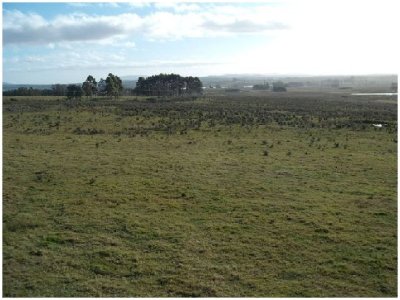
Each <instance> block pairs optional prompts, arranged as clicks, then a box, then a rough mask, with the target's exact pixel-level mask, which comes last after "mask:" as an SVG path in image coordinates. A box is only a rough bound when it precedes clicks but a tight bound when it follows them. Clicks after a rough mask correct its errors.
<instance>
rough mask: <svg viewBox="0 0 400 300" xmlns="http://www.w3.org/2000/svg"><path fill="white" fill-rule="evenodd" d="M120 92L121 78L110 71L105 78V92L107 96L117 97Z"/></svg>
mask: <svg viewBox="0 0 400 300" xmlns="http://www.w3.org/2000/svg"><path fill="white" fill-rule="evenodd" d="M121 92H122V80H121V79H120V78H119V77H118V76H116V75H113V74H112V73H110V74H108V76H107V78H106V94H107V96H111V97H115V98H118V97H119V95H121Z"/></svg>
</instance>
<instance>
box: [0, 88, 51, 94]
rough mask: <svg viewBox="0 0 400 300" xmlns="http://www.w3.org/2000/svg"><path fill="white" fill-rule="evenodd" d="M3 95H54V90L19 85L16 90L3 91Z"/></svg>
mask: <svg viewBox="0 0 400 300" xmlns="http://www.w3.org/2000/svg"><path fill="white" fill-rule="evenodd" d="M3 96H53V90H50V89H45V90H40V89H34V88H32V87H30V88H27V87H19V88H17V89H15V90H10V91H3Z"/></svg>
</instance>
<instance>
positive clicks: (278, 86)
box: [272, 81, 286, 92]
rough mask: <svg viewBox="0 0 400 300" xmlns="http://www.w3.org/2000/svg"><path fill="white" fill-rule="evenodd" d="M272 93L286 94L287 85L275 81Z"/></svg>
mask: <svg viewBox="0 0 400 300" xmlns="http://www.w3.org/2000/svg"><path fill="white" fill-rule="evenodd" d="M272 91H274V92H286V84H285V83H283V82H282V81H275V82H274V83H272Z"/></svg>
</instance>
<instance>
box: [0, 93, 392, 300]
mask: <svg viewBox="0 0 400 300" xmlns="http://www.w3.org/2000/svg"><path fill="white" fill-rule="evenodd" d="M28 100H29V99H26V101H25V100H23V99H22V100H16V101H11V102H7V101H9V100H7V99H5V105H4V110H5V111H4V113H3V126H4V128H3V166H4V167H3V168H4V169H3V293H4V296H7V297H37V296H42V297H49V296H52V297H69V296H75V297H77V296H79V297H87V296H92V297H100V296H102V297H106V296H107V297H112V296H119V297H127V296H132V297H133V296H142V297H148V296H151V297H163V296H174V297H181V296H184V297H192V296H201V297H213V296H215V297H234V296H241V297H253V296H258V297H275V296H284V297H292V296H293V297H306V296H313V297H327V296H330V297H339V296H340V297H361V296H368V297H387V296H390V297H395V296H397V225H396V224H397V194H396V186H397V144H396V143H394V142H393V139H394V136H395V135H394V132H393V131H388V130H373V128H370V127H366V128H365V127H364V129H360V128H358V127H357V128H355V129H353V128H341V129H333V128H326V127H304V126H303V127H301V126H292V125H290V124H289V125H278V124H277V123H276V122H270V123H265V124H261V125H255V124H250V125H248V124H244V125H243V124H242V125H243V126H242V125H241V124H237V123H233V124H230V125H227V124H224V123H223V122H222V121H221V122H219V121H218V119H216V122H217V124H216V125H215V126H209V125H207V124H208V123H207V122H203V123H201V126H200V127H199V128H197V129H196V128H192V127H188V128H187V130H186V133H183V134H180V133H179V132H180V129H181V127H179V129H176V131H174V132H173V133H171V134H168V131H158V130H155V129H154V128H156V125H157V124H164V123H163V122H167V121H166V120H167V117H166V116H165V115H164V114H163V113H162V111H161V112H160V111H153V110H151V107H152V105H153V104H149V108H146V109H145V110H144V111H141V112H140V113H137V114H135V115H132V114H131V115H125V114H124V112H125V111H126V110H125V108H124V107H125V106H121V107H120V106H118V105H117V104H116V105H115V106H114V105H113V106H111V107H110V106H108V105H102V104H98V106H96V107H95V108H93V107H92V106H90V105H89V104H87V105H86V104H85V105H83V106H78V107H73V108H66V107H64V106H62V105H61V104H60V103H58V102H55V104H54V106H52V105H51V104H46V105H45V106H44V107H41V108H40V109H30V108H29V101H28ZM35 101H40V100H35ZM52 101H56V99H50V100H47V102H49V103H51V102H52ZM126 101H129V100H126ZM143 101H145V100H143ZM218 101H221V99H218V98H216V99H199V100H197V101H195V102H190V103H170V104H168V105H172V107H176V109H177V111H180V110H179V109H180V108H181V107H183V106H185V105H191V106H193V108H191V110H190V112H189V113H188V114H190V116H192V115H196V114H197V110H199V111H204V107H206V106H207V105H217V104H216V103H217V102H218ZM232 101H233V100H232ZM248 101H249V100H247V99H239V100H238V102H237V103H236V102H234V104H233V105H237V106H239V105H242V106H243V107H247V106H249V105H251V104H249V103H250V102H248ZM262 101H264V100H262ZM265 101H267V102H268V100H265ZM318 101H324V100H318ZM47 102H46V103H47ZM120 103H123V105H125V104H124V103H125V100H123V101H122V100H121V101H120ZM329 103H330V102H329V101H327V102H324V103H323V104H324V105H327V107H328V106H329V105H330V104H329ZM360 103H361V104H360ZM360 103H358V102H357V105H361V106H362V108H365V109H366V111H367V110H368V108H369V107H373V108H375V107H378V108H377V109H380V108H379V107H380V106H379V105H382V107H383V105H385V106H384V108H385V111H392V112H393V114H396V105H394V104H388V103H386V104H384V103H382V104H371V103H369V102H360ZM35 105H36V104H35ZM154 105H155V104H154ZM299 105H301V104H299ZM332 105H333V104H332ZM335 105H336V104H335ZM374 105H375V106H374ZM376 105H378V106H376ZM27 107H28V108H27ZM9 108H10V109H9ZM34 108H35V107H34ZM178 108H179V109H178ZM8 109H9V110H8ZM196 109H197V110H196ZM213 109H214V108H213ZM192 111H195V112H196V113H193V114H192ZM211 111H212V109H211ZM332 111H334V109H332ZM373 112H374V113H375V112H376V111H375V110H373ZM283 113H287V114H290V113H291V112H289V111H288V112H285V111H283ZM307 113H309V114H310V115H311V116H313V115H314V112H313V111H309V112H307ZM177 114H178V113H177ZM179 114H180V115H179V116H180V117H178V118H177V119H176V120H175V121H174V122H175V123H173V124H177V123H176V122H178V121H179V122H181V123H182V124H183V123H184V121H185V120H186V119H187V116H186V115H185V114H184V113H182V111H181V112H180V113H179ZM377 114H378V115H379V114H380V113H379V112H378V113H377ZM380 116H382V114H381V115H380ZM170 120H172V116H171V114H169V117H168V121H170ZM57 121H59V122H60V123H59V125H58V127H57V126H56V125H55V124H56V122H57ZM387 121H388V122H393V120H387ZM246 122H247V121H246ZM249 122H250V121H249ZM296 122H297V121H296ZM310 122H311V121H310ZM154 123H156V125H153V124H154ZM168 124H171V123H168ZM296 124H297V123H296ZM171 126H172V125H171ZM174 126H175V125H174ZM176 126H178V125H176ZM188 126H189V125H188ZM78 127H79V128H81V129H82V130H88V129H96V130H98V131H100V130H102V131H101V132H103V133H100V134H93V132H92V134H90V133H89V131H83V133H82V132H80V133H79V134H78V132H77V131H76V128H78ZM139 127H140V128H141V130H142V133H140V132H141V131H135V134H130V132H131V131H132V130H131V131H129V128H139ZM126 128H128V129H127V130H124V129H126ZM143 128H147V129H148V128H150V129H149V130H147V131H143ZM396 128H397V125H396ZM121 132H122V134H121ZM265 150H266V151H267V152H268V155H264V151H265Z"/></svg>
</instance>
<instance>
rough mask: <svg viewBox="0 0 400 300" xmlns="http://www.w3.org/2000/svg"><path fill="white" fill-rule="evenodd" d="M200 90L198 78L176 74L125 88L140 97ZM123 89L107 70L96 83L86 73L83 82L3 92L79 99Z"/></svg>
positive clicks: (114, 93) (118, 92) (116, 93)
mask: <svg viewBox="0 0 400 300" xmlns="http://www.w3.org/2000/svg"><path fill="white" fill-rule="evenodd" d="M202 91H203V84H202V82H201V81H200V79H199V78H198V77H192V76H189V77H182V76H180V75H178V74H159V75H153V76H150V77H147V78H144V77H139V78H138V81H137V82H136V87H135V88H134V89H133V90H126V91H125V92H129V93H130V94H133V95H138V96H140V95H142V96H180V95H198V94H201V93H202ZM122 92H123V86H122V80H121V79H120V78H119V77H118V76H116V75H114V74H112V73H109V74H108V76H107V78H106V79H105V80H104V79H100V81H99V82H97V81H96V79H95V78H94V77H93V76H92V75H89V76H88V77H87V78H86V80H85V81H84V82H83V83H82V84H69V85H66V84H54V85H52V87H51V89H33V88H26V87H20V88H18V89H15V90H11V91H4V92H3V96H66V97H67V98H68V99H80V98H82V97H83V96H86V97H88V98H89V97H93V96H108V97H113V98H118V97H119V96H120V95H121V94H122Z"/></svg>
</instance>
